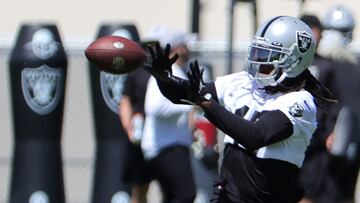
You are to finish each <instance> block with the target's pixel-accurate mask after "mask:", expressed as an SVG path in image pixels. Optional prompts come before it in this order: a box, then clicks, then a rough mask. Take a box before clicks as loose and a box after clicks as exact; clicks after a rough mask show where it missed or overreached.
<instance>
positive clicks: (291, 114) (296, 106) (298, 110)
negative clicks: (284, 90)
mask: <svg viewBox="0 0 360 203" xmlns="http://www.w3.org/2000/svg"><path fill="white" fill-rule="evenodd" d="M276 103H277V105H278V106H280V108H279V110H280V111H282V112H283V113H284V114H285V115H286V116H287V117H288V118H289V120H290V121H291V123H292V124H293V130H294V135H295V136H303V138H304V139H306V141H307V143H309V142H310V139H311V137H312V134H313V133H314V131H315V129H316V127H317V122H316V106H315V103H314V100H313V97H312V95H311V94H310V93H308V92H307V91H298V92H292V93H288V94H286V95H284V96H282V97H280V98H279V100H278V102H276Z"/></svg>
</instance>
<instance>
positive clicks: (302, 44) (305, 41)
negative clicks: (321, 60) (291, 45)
mask: <svg viewBox="0 0 360 203" xmlns="http://www.w3.org/2000/svg"><path fill="white" fill-rule="evenodd" d="M296 40H297V43H298V47H299V50H300V52H301V53H305V52H306V51H307V50H309V49H310V46H311V42H312V39H311V35H310V34H309V33H307V32H305V31H302V32H299V31H297V32H296Z"/></svg>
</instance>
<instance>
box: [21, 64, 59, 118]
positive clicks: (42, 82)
mask: <svg viewBox="0 0 360 203" xmlns="http://www.w3.org/2000/svg"><path fill="white" fill-rule="evenodd" d="M63 85H64V72H63V70H62V69H60V68H51V67H49V66H47V65H42V66H40V67H38V68H24V69H23V70H22V72H21V87H22V92H23V95H24V98H25V101H26V103H27V105H28V106H29V107H30V108H31V109H32V110H33V111H34V112H36V113H38V114H40V115H46V114H48V113H50V112H51V111H53V110H54V109H55V108H56V106H57V105H58V103H59V101H60V98H61V93H62V90H63Z"/></svg>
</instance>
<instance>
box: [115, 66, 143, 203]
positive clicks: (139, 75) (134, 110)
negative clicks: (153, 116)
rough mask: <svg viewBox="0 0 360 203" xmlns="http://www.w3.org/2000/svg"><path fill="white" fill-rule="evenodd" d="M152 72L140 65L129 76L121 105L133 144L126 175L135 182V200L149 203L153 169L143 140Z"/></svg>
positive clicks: (123, 120)
mask: <svg viewBox="0 0 360 203" xmlns="http://www.w3.org/2000/svg"><path fill="white" fill-rule="evenodd" d="M149 78H150V74H149V73H148V72H146V71H145V70H144V69H143V68H138V69H136V70H135V71H134V72H131V73H129V74H128V75H127V77H126V79H125V82H124V88H123V92H122V99H121V101H120V105H119V116H120V120H121V124H122V125H123V127H124V129H125V130H126V132H127V135H128V138H129V140H130V144H129V155H130V156H131V157H130V158H129V165H128V167H127V169H126V177H127V179H128V180H129V181H130V182H131V183H132V194H131V202H132V203H146V202H147V201H146V200H147V191H148V187H149V183H150V171H149V169H148V167H147V164H146V163H145V159H144V155H143V153H142V151H141V147H140V142H141V137H142V134H143V126H144V121H145V110H144V101H145V94H146V86H147V82H148V80H149Z"/></svg>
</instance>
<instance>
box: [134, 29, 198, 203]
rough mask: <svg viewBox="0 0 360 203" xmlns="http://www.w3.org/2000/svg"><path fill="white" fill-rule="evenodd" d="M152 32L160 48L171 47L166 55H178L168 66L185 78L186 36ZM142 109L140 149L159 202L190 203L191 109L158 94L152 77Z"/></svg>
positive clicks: (192, 191)
mask: <svg viewBox="0 0 360 203" xmlns="http://www.w3.org/2000/svg"><path fill="white" fill-rule="evenodd" d="M152 32H155V33H160V36H161V38H160V39H159V42H160V45H161V47H162V48H165V46H166V43H170V44H171V47H172V48H171V50H169V51H170V55H174V53H177V54H178V56H179V57H178V59H177V60H176V62H175V64H174V65H173V67H172V71H173V74H175V75H177V76H178V77H181V78H186V74H185V71H184V68H185V67H186V66H185V65H186V63H187V61H188V60H189V58H190V51H189V49H188V47H187V35H186V34H185V33H184V32H181V31H178V30H173V29H171V28H167V27H155V28H153V31H152ZM149 38H150V37H149ZM149 38H147V40H149ZM144 107H145V114H146V120H145V122H144V131H143V136H142V139H141V148H142V151H143V153H144V156H145V159H146V160H147V164H148V166H149V168H150V172H151V175H152V178H153V179H155V180H157V181H158V182H159V184H160V186H161V190H162V192H163V202H165V203H167V202H181V203H192V202H193V201H194V199H195V195H196V187H195V181H194V176H193V172H192V166H191V159H190V158H191V154H190V145H191V143H192V140H193V139H192V135H191V131H190V129H189V119H188V118H189V112H190V110H191V107H190V106H185V105H175V104H172V103H171V102H170V101H169V100H168V99H166V98H165V97H164V96H163V95H162V94H161V92H160V90H159V88H158V86H157V83H156V80H155V79H154V78H153V77H150V79H149V81H148V84H147V90H146V96H145V106H144Z"/></svg>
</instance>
